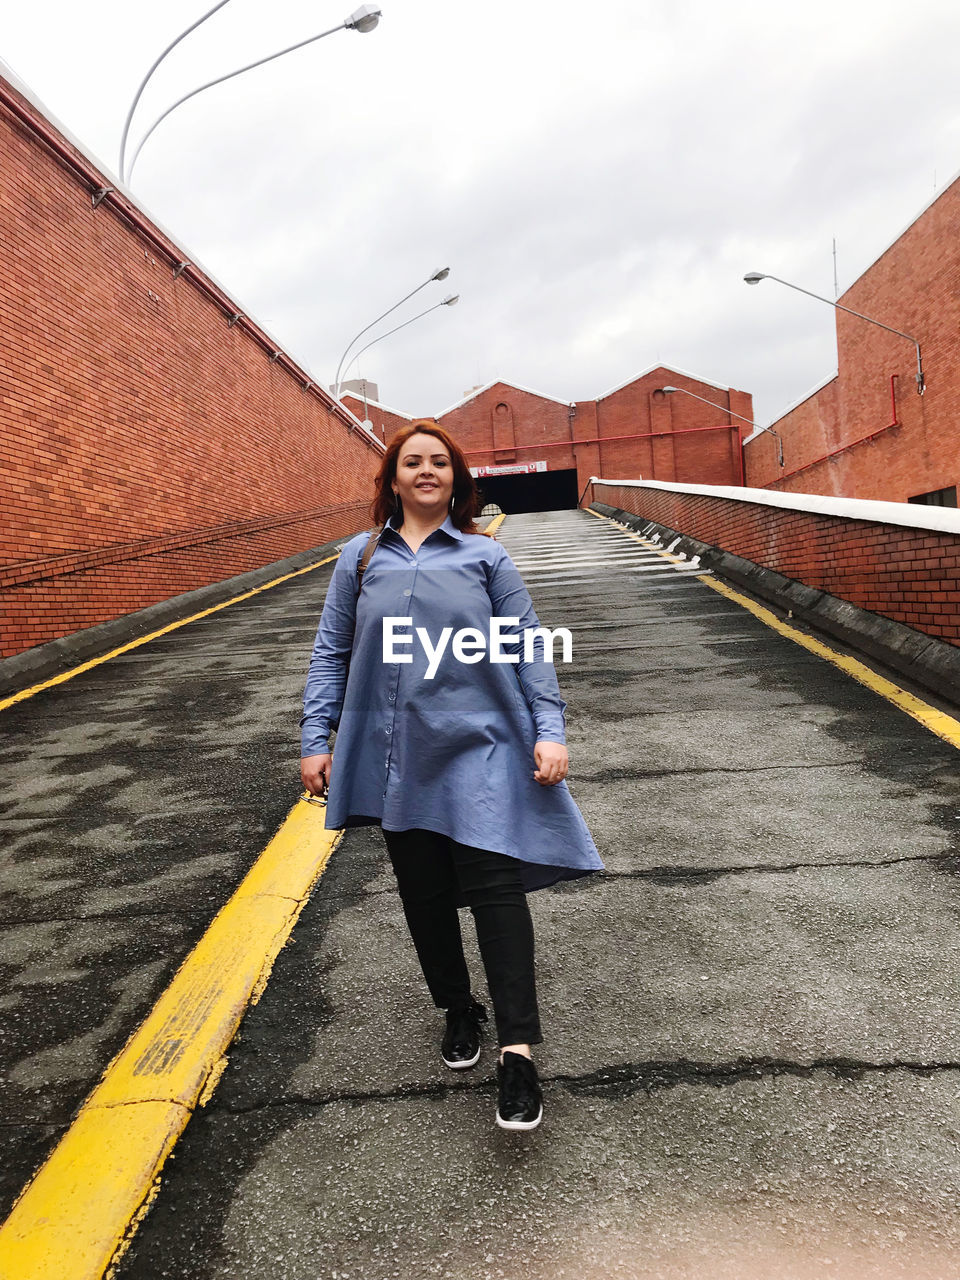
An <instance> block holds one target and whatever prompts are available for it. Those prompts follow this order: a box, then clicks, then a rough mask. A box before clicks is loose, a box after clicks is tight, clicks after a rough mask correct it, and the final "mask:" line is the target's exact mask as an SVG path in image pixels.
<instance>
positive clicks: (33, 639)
mask: <svg viewBox="0 0 960 1280" xmlns="http://www.w3.org/2000/svg"><path fill="white" fill-rule="evenodd" d="M0 179H2V189H3V196H2V198H0V313H2V323H0V369H2V371H3V373H2V376H0V435H2V439H3V452H4V467H3V469H2V473H0V618H2V634H0V658H2V657H10V656H12V655H14V654H17V653H19V652H21V651H22V650H25V649H28V648H31V647H32V646H36V645H40V644H43V643H44V642H46V641H50V640H54V639H57V638H58V637H62V636H66V635H68V634H70V633H72V632H75V631H78V630H80V629H82V628H86V627H90V626H93V625H94V624H96V623H101V622H106V621H108V620H111V619H114V618H117V617H119V616H120V615H123V614H126V613H130V612H131V611H133V610H137V609H141V608H144V607H146V606H148V605H152V604H155V603H157V602H159V601H163V600H166V599H168V598H170V597H171V596H175V595H178V594H180V593H182V592H187V591H191V590H193V589H195V588H199V587H203V586H206V585H208V584H211V583H215V582H219V581H222V580H224V579H227V578H230V577H232V576H233V575H237V574H241V573H244V572H246V571H249V570H254V569H258V568H260V567H261V566H263V565H267V564H270V563H272V562H274V561H277V560H280V559H282V558H284V557H287V556H291V555H294V554H296V553H298V552H301V551H303V550H306V549H307V548H310V547H315V546H318V545H320V544H323V543H325V542H327V541H329V540H332V539H334V538H337V537H339V536H340V535H342V534H350V533H354V532H356V531H357V530H358V529H362V528H364V527H366V526H367V525H368V524H369V498H370V492H371V479H372V476H373V474H374V473H375V471H376V469H377V467H378V466H379V462H380V458H381V457H382V453H383V450H382V446H381V445H380V444H379V443H378V442H376V441H375V440H373V439H372V438H371V437H370V435H369V434H368V433H367V432H365V431H361V430H360V429H359V427H358V424H357V423H356V422H355V421H354V420H353V419H352V418H351V417H350V415H349V414H348V413H347V412H346V411H345V410H344V409H343V408H342V407H341V406H339V405H337V404H336V403H335V402H334V401H333V400H332V399H331V397H330V396H329V395H328V394H327V392H326V391H324V390H323V389H321V388H319V387H317V386H316V385H314V384H313V383H312V382H311V381H310V379H309V377H308V375H307V374H306V373H305V372H304V371H303V370H302V369H301V368H299V367H298V366H297V365H296V363H295V362H294V361H293V360H292V359H291V358H290V357H289V356H287V355H286V354H285V352H283V350H282V349H281V348H279V347H278V345H277V343H276V342H275V341H274V340H273V339H272V338H271V337H270V335H269V334H267V333H266V332H265V331H264V330H263V329H262V328H261V327H260V326H259V325H257V324H256V323H255V322H254V321H252V320H251V319H250V318H249V317H247V316H245V315H243V314H242V308H241V307H240V306H239V305H238V304H237V303H236V302H235V301H234V300H233V299H232V298H231V297H230V296H229V295H228V294H227V293H226V292H225V291H224V290H223V289H222V288H221V287H220V286H219V285H218V284H217V283H216V282H215V281H214V280H212V279H211V278H210V276H209V275H207V274H206V273H205V272H203V271H202V270H201V269H200V268H199V267H197V266H196V265H195V264H193V263H191V262H189V261H188V260H187V258H188V255H187V254H186V252H185V251H184V249H183V248H182V247H181V246H179V245H178V244H177V243H176V242H175V241H174V240H173V239H172V238H171V237H170V236H169V235H167V234H166V233H165V232H164V231H162V230H161V229H160V228H159V227H158V226H157V225H156V224H155V223H153V222H152V221H151V220H150V219H149V218H148V217H147V216H146V215H145V214H144V212H143V211H142V210H141V209H140V208H139V207H138V206H137V205H136V204H134V203H133V201H132V200H130V199H129V198H128V197H127V196H126V195H125V194H124V193H123V192H122V191H120V190H117V191H114V190H113V185H112V183H111V180H110V178H109V176H108V175H106V174H105V173H104V172H103V171H102V170H101V169H100V168H98V166H97V164H96V162H95V161H94V160H93V159H92V158H91V157H90V156H88V155H87V154H86V153H85V152H84V151H83V149H82V148H81V147H80V146H79V144H77V143H76V142H75V141H73V140H72V139H71V138H70V137H69V135H68V134H67V133H66V131H65V130H63V129H62V128H60V127H59V126H57V125H55V124H54V123H53V122H52V121H51V120H50V118H49V116H48V115H47V114H46V113H45V112H44V111H43V110H42V108H41V107H40V105H39V104H38V103H36V102H35V101H34V100H33V99H32V98H31V97H30V96H29V94H28V93H27V92H26V90H25V88H24V87H23V86H16V85H14V84H12V83H10V82H9V81H7V80H3V79H0ZM108 188H109V190H108Z"/></svg>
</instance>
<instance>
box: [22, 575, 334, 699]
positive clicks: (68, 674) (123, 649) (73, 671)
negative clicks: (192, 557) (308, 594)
mask: <svg viewBox="0 0 960 1280" xmlns="http://www.w3.org/2000/svg"><path fill="white" fill-rule="evenodd" d="M337 554H338V555H339V552H338V553H337ZM336 559H337V556H327V557H326V559H324V560H317V561H316V563H315V564H308V565H305V566H304V568H302V569H294V571H293V572H292V573H285V574H283V576H282V577H280V578H274V579H273V580H272V581H271V582H265V583H264V584H263V585H262V586H260V587H254V588H253V590H252V591H245V592H244V593H243V595H241V596H234V597H233V599H232V600H224V601H223V602H222V604H215V605H213V606H212V607H211V608H209V609H203V610H201V612H200V613H192V614H191V615H190V617H189V618H180V619H179V620H178V621H177V622H171V623H170V624H169V625H168V626H166V627H161V628H160V630H159V631H151V632H150V634H149V635H146V636H138V637H137V639H136V640H131V641H130V642H129V643H128V644H123V645H121V646H120V648H119V649H111V650H110V652H109V653H102V654H101V655H100V656H99V657H98V658H91V659H90V660H89V662H83V663H81V664H80V666H78V667H71V668H70V670H69V671H61V672H60V674H59V675H55V676H51V677H50V679H49V680H43V681H41V682H40V684H35V685H31V686H30V688H29V689H21V690H20V692H19V693H14V694H11V695H10V696H9V697H8V698H0V711H5V710H6V708H7V707H12V706H13V705H14V703H16V702H23V700H24V699H25V698H32V697H33V695H34V694H35V693H41V692H42V691H43V690H44V689H51V688H53V686H54V685H57V684H63V682H64V681H65V680H72V679H73V677H74V676H78V675H80V674H81V673H82V672H84V671H90V670H92V669H93V668H94V667H99V666H100V664H101V663H102V662H109V661H110V659H111V658H117V657H119V656H120V654H121V653H129V652H130V650H131V649H139V648H140V646H141V645H142V644H149V643H150V641H151V640H156V639H157V637H158V636H165V635H167V633H168V632H170V631H176V630H177V628H178V627H185V626H186V625H187V623H188V622H196V621H197V619H198V618H207V617H209V616H210V614H211V613H218V612H219V611H220V610H221V609H228V608H229V607H230V605H232V604H239V603H240V601H241V600H249V599H250V598H251V596H257V595H259V594H260V592H261V591H269V590H270V588H271V587H276V586H279V585H280V583H281V582H289V581H290V579H291V578H299V577H300V576H301V574H304V573H312V572H313V570H314V569H320V568H322V567H323V565H325V564H329V563H330V561H331V560H336Z"/></svg>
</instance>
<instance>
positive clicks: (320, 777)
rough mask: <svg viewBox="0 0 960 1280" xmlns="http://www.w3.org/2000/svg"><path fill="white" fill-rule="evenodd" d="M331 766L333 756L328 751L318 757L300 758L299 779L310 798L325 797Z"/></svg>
mask: <svg viewBox="0 0 960 1280" xmlns="http://www.w3.org/2000/svg"><path fill="white" fill-rule="evenodd" d="M332 765H333V756H332V755H331V754H330V752H329V751H327V752H324V753H323V754H322V755H319V756H301V757H300V779H301V781H302V782H303V785H304V786H305V787H306V789H307V790H308V791H309V792H310V794H311V795H312V796H322V795H326V792H327V788H328V787H329V786H330V769H331V767H332Z"/></svg>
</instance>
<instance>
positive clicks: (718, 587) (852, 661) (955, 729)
mask: <svg viewBox="0 0 960 1280" xmlns="http://www.w3.org/2000/svg"><path fill="white" fill-rule="evenodd" d="M582 509H583V510H589V508H582ZM590 514H591V515H593V516H597V518H598V519H600V520H607V521H609V522H610V524H612V525H614V527H615V528H618V529H620V530H621V532H622V533H624V534H626V536H627V537H628V538H632V539H633V540H634V541H635V542H642V543H643V545H644V546H646V547H649V548H650V549H651V550H653V551H657V552H658V553H659V554H660V555H661V556H663V558H664V559H665V560H669V561H670V562H671V563H672V564H682V563H683V561H682V560H680V559H679V558H678V557H677V556H672V555H669V554H668V553H667V552H666V551H663V550H662V549H661V548H660V547H658V546H657V545H656V544H655V543H653V542H651V541H650V540H649V539H648V538H641V537H640V535H639V534H637V533H634V532H633V531H632V530H630V529H623V528H622V527H621V526H620V525H619V524H618V523H617V521H616V520H613V519H611V517H610V516H604V515H601V514H600V512H598V511H591V512H590ZM697 581H698V582H702V583H703V584H704V586H707V587H710V589H711V590H713V591H717V592H719V593H720V595H722V596H726V598H727V599H728V600H732V601H733V602H734V604H738V605H740V607H741V608H743V609H746V610H747V612H748V613H752V614H753V616H754V617H755V618H758V619H759V620H760V621H761V622H762V623H763V624H764V625H765V626H767V627H770V628H771V630H773V631H776V632H778V633H779V634H780V635H782V636H785V637H786V638H787V639H788V640H792V641H793V642H794V644H798V645H800V646H801V647H802V648H804V649H806V650H808V652H810V653H813V654H816V656H817V657H818V658H823V659H824V661H826V662H829V663H832V665H833V666H835V667H838V668H839V669H840V670H841V671H844V672H846V674H847V675H848V676H851V677H852V678H853V679H854V680H856V681H857V682H858V683H859V684H862V685H865V686H866V687H867V688H868V689H872V690H873V692H874V693H878V694H879V695H880V697H881V698H885V699H886V700H887V702H891V703H893V705H894V706H895V707H898V708H899V709H900V710H901V711H904V712H906V714H907V715H908V716H911V717H912V718H913V719H914V720H916V721H918V722H919V723H920V724H922V725H923V726H924V728H925V729H929V730H930V732H931V733H935V734H936V735H937V737H938V738H942V739H943V740H944V742H949V743H950V745H951V746H952V747H957V748H958V749H960V720H956V719H955V718H954V717H953V716H950V715H947V713H946V712H945V711H938V710H937V708H936V707H933V706H931V705H930V703H929V702H924V701H923V699H922V698H918V697H917V696H916V694H913V693H908V692H907V690H906V689H901V687H900V686H899V685H898V684H894V683H893V681H892V680H887V679H886V678H885V677H884V676H881V675H879V674H878V673H877V672H876V671H872V670H871V669H870V667H868V666H867V665H866V664H865V663H863V662H861V661H860V660H859V659H858V658H852V657H849V656H848V655H847V654H844V653H838V652H837V651H836V650H835V649H831V648H830V646H829V645H826V644H824V643H823V641H822V640H817V639H815V638H814V637H813V636H808V635H806V634H805V633H804V632H803V631H798V630H797V628H796V627H791V626H790V625H789V624H788V623H786V622H782V621H781V620H780V619H779V618H778V617H777V615H776V614H775V613H774V612H773V611H772V610H770V609H767V608H765V607H764V606H763V605H762V604H757V602H756V601H755V600H751V599H750V598H749V596H744V595H741V594H740V592H739V591H734V590H733V588H732V587H728V586H726V585H724V583H722V582H717V580H716V579H715V578H714V577H712V576H711V577H708V576H706V575H700V574H698V575H697Z"/></svg>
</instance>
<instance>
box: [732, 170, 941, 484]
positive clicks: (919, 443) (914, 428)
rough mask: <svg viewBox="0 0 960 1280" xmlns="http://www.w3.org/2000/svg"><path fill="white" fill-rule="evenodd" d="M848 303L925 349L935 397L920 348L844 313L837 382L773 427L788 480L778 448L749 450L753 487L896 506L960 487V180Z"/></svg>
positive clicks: (766, 445)
mask: <svg viewBox="0 0 960 1280" xmlns="http://www.w3.org/2000/svg"><path fill="white" fill-rule="evenodd" d="M797 283H798V284H802V283H803V281H797ZM780 288H782V286H781V285H778V284H776V283H773V282H768V283H766V284H761V285H759V286H758V289H780ZM757 301H758V303H759V302H760V299H759V298H758V299H757ZM799 301H800V300H799V299H798V303H799ZM838 301H840V302H841V303H842V304H843V305H844V306H846V307H850V308H852V309H853V310H854V311H859V312H860V313H861V314H862V315H865V316H870V317H871V318H872V319H874V320H878V321H880V322H882V323H883V324H887V325H890V326H892V327H893V328H894V329H899V330H900V331H901V332H903V333H907V334H910V335H911V336H912V337H914V338H916V339H917V341H919V343H920V348H921V354H922V357H923V365H924V372H925V374H926V383H927V389H926V392H925V394H924V395H923V396H918V395H917V392H916V382H915V373H916V353H915V348H914V346H913V344H912V343H910V342H908V341H907V340H905V339H904V338H900V337H897V336H896V335H895V334H892V333H886V332H885V331H884V330H883V329H880V328H878V327H877V326H876V325H874V324H868V323H866V321H864V320H860V319H858V318H857V317H855V316H851V315H847V314H845V313H844V312H842V311H836V312H835V316H836V324H837V352H838V368H839V374H838V377H837V378H836V379H834V380H833V381H832V382H830V383H828V384H827V385H826V386H825V387H824V388H822V389H821V390H820V391H817V392H816V393H814V395H813V396H811V397H810V398H809V399H808V400H806V401H804V402H803V404H801V405H798V406H797V408H796V409H794V410H792V411H791V412H790V413H787V414H784V416H783V417H782V418H780V420H779V421H778V422H775V423H773V426H774V429H775V430H777V431H779V432H781V434H782V436H783V447H784V453H785V461H786V465H785V467H784V468H783V471H782V472H781V471H780V468H779V467H778V466H777V463H776V454H775V451H774V447H773V446H774V444H775V442H774V441H772V440H771V439H770V438H769V437H760V438H758V439H757V440H756V441H752V442H751V443H750V444H748V445H747V447H746V459H747V484H748V485H751V486H754V487H757V488H767V487H775V488H777V489H780V490H781V491H792V492H799V493H825V494H843V495H844V496H846V497H849V498H877V499H883V500H886V501H891V502H905V501H906V500H907V499H908V498H911V497H914V496H915V495H917V494H921V493H929V492H931V491H932V490H935V489H944V488H947V487H949V486H952V485H960V343H958V334H960V179H957V180H956V181H954V182H953V183H952V184H951V185H950V186H949V187H947V188H945V190H944V191H942V192H941V193H940V195H939V196H938V197H937V199H936V200H935V201H934V202H933V204H931V205H930V206H929V208H927V209H926V210H925V211H924V212H923V213H922V214H921V215H920V216H919V217H918V218H917V219H916V221H915V222H913V224H912V225H911V226H910V227H908V229H907V230H906V231H905V232H904V233H903V235H901V236H900V237H899V238H898V239H897V241H896V242H895V243H894V244H893V245H891V247H890V248H889V249H888V250H887V251H886V252H885V253H884V254H882V255H881V256H880V257H879V258H878V259H877V261H876V262H875V263H874V264H873V265H872V266H871V267H870V268H869V269H868V270H867V271H866V272H864V274H863V275H862V276H861V277H860V279H859V280H857V281H856V283H855V284H854V285H853V286H852V287H851V288H850V289H848V290H847V292H846V293H845V294H843V295H842V296H841V297H840V298H839V299H838ZM891 378H893V379H894V383H893V401H894V403H893V405H892V406H891ZM894 424H896V425H894ZM828 454H829V455H831V456H829V457H826V456H825V455H828ZM781 475H782V476H783V478H782V479H781Z"/></svg>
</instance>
